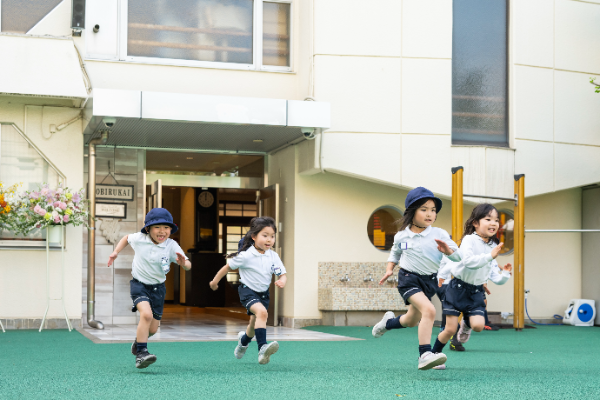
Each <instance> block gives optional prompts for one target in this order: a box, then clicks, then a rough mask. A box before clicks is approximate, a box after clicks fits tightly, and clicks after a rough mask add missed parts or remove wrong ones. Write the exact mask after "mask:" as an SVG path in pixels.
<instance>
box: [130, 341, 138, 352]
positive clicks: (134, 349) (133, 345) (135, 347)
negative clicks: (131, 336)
mask: <svg viewBox="0 0 600 400" xmlns="http://www.w3.org/2000/svg"><path fill="white" fill-rule="evenodd" d="M131 354H133V355H134V356H137V338H135V340H134V341H133V344H132V345H131Z"/></svg>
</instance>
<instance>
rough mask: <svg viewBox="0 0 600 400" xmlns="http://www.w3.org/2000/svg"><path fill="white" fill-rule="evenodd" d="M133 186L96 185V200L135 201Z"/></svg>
mask: <svg viewBox="0 0 600 400" xmlns="http://www.w3.org/2000/svg"><path fill="white" fill-rule="evenodd" d="M133 195H134V189H133V185H96V198H97V199H102V200H128V201H133Z"/></svg>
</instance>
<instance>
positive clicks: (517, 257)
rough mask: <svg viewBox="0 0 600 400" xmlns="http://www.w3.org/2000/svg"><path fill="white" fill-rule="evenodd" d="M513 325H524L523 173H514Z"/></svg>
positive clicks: (520, 327) (517, 326)
mask: <svg viewBox="0 0 600 400" xmlns="http://www.w3.org/2000/svg"><path fill="white" fill-rule="evenodd" d="M515 198H516V199H517V201H516V203H515V221H514V223H515V224H514V246H515V247H514V248H515V252H514V274H513V275H514V280H515V283H514V285H515V289H514V311H513V314H514V316H513V327H514V328H515V329H516V330H517V331H520V330H521V329H523V328H524V327H525V175H523V174H521V175H515Z"/></svg>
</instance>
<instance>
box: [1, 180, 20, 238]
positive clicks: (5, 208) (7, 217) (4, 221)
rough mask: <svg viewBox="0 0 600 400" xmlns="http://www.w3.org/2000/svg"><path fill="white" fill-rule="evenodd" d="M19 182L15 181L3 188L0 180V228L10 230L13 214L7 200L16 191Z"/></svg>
mask: <svg viewBox="0 0 600 400" xmlns="http://www.w3.org/2000/svg"><path fill="white" fill-rule="evenodd" d="M19 186H20V184H18V183H15V184H14V185H12V186H9V187H7V188H4V185H3V184H2V182H0V229H7V230H12V222H13V218H11V217H12V216H13V214H14V211H13V207H12V205H11V203H10V202H9V201H10V200H11V198H12V197H13V196H14V194H15V193H16V192H17V188H18V187H19Z"/></svg>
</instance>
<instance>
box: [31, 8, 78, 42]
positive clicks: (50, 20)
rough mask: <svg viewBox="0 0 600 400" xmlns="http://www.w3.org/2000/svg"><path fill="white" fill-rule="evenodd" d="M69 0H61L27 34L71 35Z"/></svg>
mask: <svg viewBox="0 0 600 400" xmlns="http://www.w3.org/2000/svg"><path fill="white" fill-rule="evenodd" d="M70 26H71V1H68V0H66V1H65V0H63V1H62V2H61V3H60V4H59V5H57V6H56V7H55V8H54V9H53V10H52V11H50V13H48V14H47V15H46V16H45V17H44V18H43V19H42V20H41V21H39V22H38V23H37V24H36V25H35V26H34V27H33V28H31V29H30V30H29V32H27V34H28V35H50V36H70V35H71V28H70Z"/></svg>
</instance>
